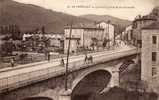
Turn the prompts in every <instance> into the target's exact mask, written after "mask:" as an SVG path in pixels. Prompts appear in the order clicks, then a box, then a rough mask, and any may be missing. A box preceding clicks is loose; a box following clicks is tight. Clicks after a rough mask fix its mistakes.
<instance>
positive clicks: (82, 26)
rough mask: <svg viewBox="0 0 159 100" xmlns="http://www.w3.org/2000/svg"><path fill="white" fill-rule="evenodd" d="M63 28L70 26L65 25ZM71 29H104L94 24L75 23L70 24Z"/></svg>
mask: <svg viewBox="0 0 159 100" xmlns="http://www.w3.org/2000/svg"><path fill="white" fill-rule="evenodd" d="M65 29H70V26H65ZM72 29H97V30H104V29H103V28H98V27H97V26H96V25H94V24H75V25H72Z"/></svg>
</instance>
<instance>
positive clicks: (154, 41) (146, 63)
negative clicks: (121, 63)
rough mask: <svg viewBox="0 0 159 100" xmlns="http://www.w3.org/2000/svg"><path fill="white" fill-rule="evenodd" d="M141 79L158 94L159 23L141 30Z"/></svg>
mask: <svg viewBox="0 0 159 100" xmlns="http://www.w3.org/2000/svg"><path fill="white" fill-rule="evenodd" d="M141 32H142V34H141V37H142V49H141V60H142V61H141V79H142V80H144V81H145V82H146V83H147V84H148V90H153V91H155V92H158V93H159V22H158V21H156V22H154V23H152V24H150V25H148V26H145V27H143V28H142V31H141Z"/></svg>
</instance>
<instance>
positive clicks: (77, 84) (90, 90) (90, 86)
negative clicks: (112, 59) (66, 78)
mask: <svg viewBox="0 0 159 100" xmlns="http://www.w3.org/2000/svg"><path fill="white" fill-rule="evenodd" d="M111 78H112V74H111V72H110V71H108V70H106V69H100V68H97V69H94V70H90V71H88V70H87V71H85V72H83V73H81V74H80V75H78V76H77V77H76V78H75V80H74V81H73V84H72V89H71V90H72V92H71V100H74V98H76V99H77V98H80V97H79V96H80V95H82V96H83V95H87V94H89V95H92V94H96V93H97V92H98V93H100V92H102V90H103V89H105V88H106V87H107V86H108V84H109V83H110V80H111ZM84 93H85V94H84ZM77 96H78V97H77ZM82 96H81V97H82ZM84 98H87V97H84Z"/></svg>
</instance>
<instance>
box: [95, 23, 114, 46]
mask: <svg viewBox="0 0 159 100" xmlns="http://www.w3.org/2000/svg"><path fill="white" fill-rule="evenodd" d="M96 26H97V27H98V28H103V29H104V35H103V38H106V39H109V40H110V41H111V44H113V42H114V36H115V33H114V32H115V31H114V30H115V25H113V24H111V23H110V21H107V22H106V21H100V22H97V23H96Z"/></svg>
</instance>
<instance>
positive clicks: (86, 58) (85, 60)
mask: <svg viewBox="0 0 159 100" xmlns="http://www.w3.org/2000/svg"><path fill="white" fill-rule="evenodd" d="M87 60H88V57H87V54H86V55H85V59H84V62H85V63H87Z"/></svg>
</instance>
